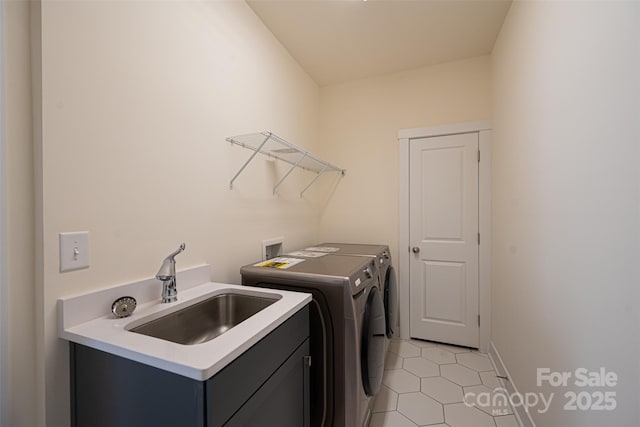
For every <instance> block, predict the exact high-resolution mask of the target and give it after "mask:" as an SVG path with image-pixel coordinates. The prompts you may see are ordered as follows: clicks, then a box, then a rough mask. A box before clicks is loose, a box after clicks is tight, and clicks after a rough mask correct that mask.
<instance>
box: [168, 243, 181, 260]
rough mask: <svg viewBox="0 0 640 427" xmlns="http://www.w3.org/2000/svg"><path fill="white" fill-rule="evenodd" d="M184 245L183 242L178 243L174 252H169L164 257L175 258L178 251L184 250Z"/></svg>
mask: <svg viewBox="0 0 640 427" xmlns="http://www.w3.org/2000/svg"><path fill="white" fill-rule="evenodd" d="M184 248H185V245H184V242H183V243H182V244H181V245H180V247H179V248H178V249H176V250H175V252H171V254H169V256H167V258H166V259H171V260H173V259H174V258H175V256H176V255H178V254H179V253H180V252H182V251H184Z"/></svg>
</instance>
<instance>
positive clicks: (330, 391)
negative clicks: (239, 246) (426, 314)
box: [240, 254, 386, 427]
mask: <svg viewBox="0 0 640 427" xmlns="http://www.w3.org/2000/svg"><path fill="white" fill-rule="evenodd" d="M240 273H241V275H242V283H243V284H244V285H250V286H259V287H268V288H276V289H285V290H292V291H303V292H308V293H311V294H312V295H313V300H312V303H311V304H310V313H311V314H310V316H311V319H310V324H311V337H310V344H311V358H312V359H311V379H310V382H311V425H312V426H314V427H318V426H319V427H365V426H367V425H368V423H369V419H370V416H371V411H372V407H373V399H374V397H375V395H376V393H377V392H378V390H379V389H380V384H381V382H382V374H383V371H384V356H385V354H384V353H385V341H386V338H385V332H386V321H385V317H384V316H385V314H384V302H383V298H382V293H381V292H380V290H379V285H378V283H379V281H378V269H377V268H376V266H375V260H374V259H373V258H366V257H355V256H350V257H346V256H336V255H330V254H327V255H325V256H320V257H318V258H307V259H305V258H294V257H289V258H284V257H279V258H276V259H273V260H269V261H267V262H261V263H256V264H251V265H246V266H244V267H242V268H241V270H240Z"/></svg>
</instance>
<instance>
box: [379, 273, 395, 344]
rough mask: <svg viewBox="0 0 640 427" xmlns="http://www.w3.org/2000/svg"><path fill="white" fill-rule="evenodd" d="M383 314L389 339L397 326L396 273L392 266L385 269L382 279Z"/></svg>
mask: <svg viewBox="0 0 640 427" xmlns="http://www.w3.org/2000/svg"><path fill="white" fill-rule="evenodd" d="M383 289H384V313H385V317H386V319H387V337H388V338H391V337H392V336H393V334H395V333H396V328H397V325H398V285H397V283H396V272H395V271H394V270H393V266H389V268H387V273H386V274H385V277H384V288H383Z"/></svg>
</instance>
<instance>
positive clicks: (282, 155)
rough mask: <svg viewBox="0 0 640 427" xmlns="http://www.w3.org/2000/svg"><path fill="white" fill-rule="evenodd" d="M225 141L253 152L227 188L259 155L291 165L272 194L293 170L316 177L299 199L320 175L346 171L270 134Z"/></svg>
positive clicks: (258, 134)
mask: <svg viewBox="0 0 640 427" xmlns="http://www.w3.org/2000/svg"><path fill="white" fill-rule="evenodd" d="M226 140H227V141H228V142H230V143H232V144H236V145H239V146H241V147H244V148H248V149H250V150H253V154H252V155H251V156H250V157H249V159H247V161H246V162H245V163H244V164H243V165H242V167H240V170H238V172H237V173H236V174H235V175H234V177H233V178H231V181H230V182H229V188H233V183H234V181H235V180H236V179H237V178H238V177H239V176H240V174H241V173H242V172H243V171H244V169H245V168H246V167H247V166H248V165H249V163H251V161H252V160H253V159H254V157H255V156H256V155H257V154H258V153H260V154H263V155H265V156H268V157H271V158H274V159H278V160H282V161H283V162H285V163H288V164H290V165H291V169H289V171H288V172H287V173H286V174H285V175H284V176H283V177H282V178H281V179H280V181H279V182H278V183H277V184H276V185H275V186H274V187H273V193H274V194H275V193H276V190H277V189H278V187H279V186H280V184H282V183H283V182H284V180H285V179H286V178H287V177H288V176H289V174H290V173H291V172H292V171H293V170H294V169H295V168H300V169H304V170H307V171H309V172H313V173H315V174H316V176H315V177H314V178H313V180H312V181H311V182H310V183H309V185H307V186H306V187H305V189H304V190H302V192H301V193H300V197H302V196H303V195H304V193H305V192H306V191H307V190H308V189H309V188H310V187H311V186H312V185H313V183H314V182H315V181H316V180H317V179H318V178H319V177H320V175H322V174H324V173H327V172H340V174H341V175H343V176H344V174H345V173H346V169H342V168H339V167H338V166H335V165H332V164H331V163H329V162H327V161H325V160H322V159H320V158H318V157H316V156H315V155H313V154H312V153H310V152H308V151H306V150H304V149H302V148H300V147H298V146H297V145H295V144H292V143H290V142H287V141H285V140H284V139H282V138H280V137H279V136H277V135H275V134H273V133H271V132H257V133H250V134H246V135H238V136H231V137H229V138H226Z"/></svg>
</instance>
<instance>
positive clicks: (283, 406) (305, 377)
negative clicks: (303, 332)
mask: <svg viewBox="0 0 640 427" xmlns="http://www.w3.org/2000/svg"><path fill="white" fill-rule="evenodd" d="M308 355H309V339H307V340H305V342H304V343H303V344H302V345H301V346H300V347H298V349H297V350H296V351H295V352H294V353H293V354H292V355H291V356H290V357H289V358H288V359H287V361H286V362H285V363H284V364H283V365H282V366H280V368H278V370H277V371H276V372H275V373H274V374H273V375H272V376H271V378H269V380H268V381H267V382H266V383H264V384H263V385H262V387H260V389H258V391H257V392H256V393H255V394H254V395H253V396H252V397H251V399H249V400H248V401H247V402H246V403H245V404H244V405H243V406H242V408H240V409H239V410H238V412H237V413H236V414H235V415H234V416H233V417H232V418H231V419H230V420H229V421H228V422H227V423H226V424H225V426H229V427H240V426H251V427H273V426H278V427H303V426H304V427H308V426H309V419H310V418H309V360H310V359H309V358H308Z"/></svg>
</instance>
